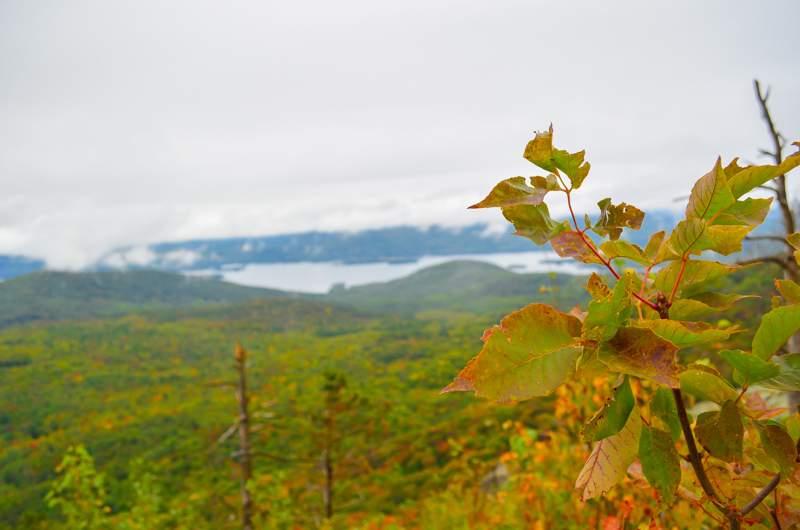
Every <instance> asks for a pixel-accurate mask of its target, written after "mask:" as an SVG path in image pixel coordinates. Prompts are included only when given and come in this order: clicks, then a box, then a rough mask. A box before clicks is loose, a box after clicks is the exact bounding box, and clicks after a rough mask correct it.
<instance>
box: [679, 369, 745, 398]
mask: <svg viewBox="0 0 800 530" xmlns="http://www.w3.org/2000/svg"><path fill="white" fill-rule="evenodd" d="M679 377H680V381H681V390H682V391H683V392H686V393H687V394H690V395H692V396H694V397H696V398H700V399H703V400H707V401H713V402H714V403H717V404H719V405H722V404H723V403H725V402H726V401H728V400H730V399H733V400H735V399H736V398H738V397H739V393H738V392H736V390H734V388H733V387H732V386H731V385H730V384H728V382H727V381H725V380H724V379H721V378H719V377H717V376H716V375H714V374H712V373H709V372H707V371H705V370H697V369H690V370H684V371H683V372H681V374H680V376H679Z"/></svg>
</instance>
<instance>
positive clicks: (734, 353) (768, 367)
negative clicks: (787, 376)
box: [719, 350, 781, 385]
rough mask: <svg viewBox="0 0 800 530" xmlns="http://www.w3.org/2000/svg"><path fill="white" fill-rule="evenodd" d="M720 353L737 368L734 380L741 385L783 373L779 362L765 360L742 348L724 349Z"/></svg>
mask: <svg viewBox="0 0 800 530" xmlns="http://www.w3.org/2000/svg"><path fill="white" fill-rule="evenodd" d="M719 354H720V355H721V356H722V358H723V359H725V360H726V361H728V362H729V363H730V364H731V366H733V367H734V368H736V372H735V373H734V375H733V380H734V381H736V382H737V383H739V384H740V385H744V384H747V385H752V384H754V383H758V382H759V381H764V380H766V379H772V378H773V377H776V376H778V375H780V373H781V369H780V367H779V366H778V365H777V364H775V363H768V362H765V361H763V360H762V359H760V358H759V357H756V356H755V355H753V354H752V353H747V352H743V351H742V350H723V351H721V352H719Z"/></svg>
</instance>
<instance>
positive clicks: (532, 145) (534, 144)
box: [523, 124, 556, 173]
mask: <svg viewBox="0 0 800 530" xmlns="http://www.w3.org/2000/svg"><path fill="white" fill-rule="evenodd" d="M552 151H553V126H552V124H551V125H550V130H549V131H547V132H537V133H536V137H535V138H534V139H533V140H531V141H530V142H528V145H527V146H525V154H524V155H523V156H524V157H525V158H526V159H528V161H530V162H532V163H533V164H536V165H537V166H539V167H540V168H542V169H544V170H545V171H548V172H550V173H555V171H556V166H555V165H554V164H553V160H552V158H553V157H552Z"/></svg>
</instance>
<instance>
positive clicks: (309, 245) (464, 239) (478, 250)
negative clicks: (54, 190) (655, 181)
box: [92, 211, 678, 271]
mask: <svg viewBox="0 0 800 530" xmlns="http://www.w3.org/2000/svg"><path fill="white" fill-rule="evenodd" d="M677 221H678V218H677V216H676V215H675V214H673V213H672V212H669V211H656V212H653V213H651V214H648V215H646V216H645V220H644V224H643V226H642V230H640V231H638V232H635V231H627V233H626V235H625V237H627V238H628V239H629V240H630V241H631V242H633V243H637V244H639V245H641V246H645V245H646V244H647V238H648V236H649V234H650V233H652V232H656V231H658V230H671V229H672V228H673V227H674V226H675V224H676V223H677ZM511 230H513V227H512V226H511V225H509V227H508V230H506V231H503V232H500V233H496V232H494V233H492V232H490V231H489V230H488V226H487V225H485V224H474V225H470V226H465V227H459V228H445V227H441V226H432V227H430V228H427V229H424V228H419V227H412V226H398V227H392V228H382V229H377V230H364V231H361V232H352V233H351V232H305V233H299V234H284V235H277V236H264V237H237V238H228V239H197V240H191V241H178V242H172V243H155V244H152V245H147V246H139V247H125V248H121V249H117V250H114V251H112V252H110V253H109V254H107V255H105V256H103V258H101V259H100V260H99V261H98V262H97V263H96V264H95V265H94V267H92V268H93V269H95V270H108V269H142V268H151V269H159V270H167V271H189V270H202V269H224V268H225V267H229V266H233V265H245V264H248V263H293V262H303V261H305V262H308V261H310V262H339V263H345V264H357V263H378V262H384V263H403V262H411V261H416V260H418V259H419V258H421V257H423V256H453V255H459V254H489V253H500V252H528V251H535V250H537V249H538V248H539V247H537V246H536V245H534V244H533V243H532V242H531V241H529V240H527V239H526V238H523V237H518V236H513V235H511V233H510V232H511Z"/></svg>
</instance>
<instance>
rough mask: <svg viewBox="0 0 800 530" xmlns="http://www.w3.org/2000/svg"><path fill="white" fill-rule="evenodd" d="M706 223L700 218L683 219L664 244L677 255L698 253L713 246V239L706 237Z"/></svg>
mask: <svg viewBox="0 0 800 530" xmlns="http://www.w3.org/2000/svg"><path fill="white" fill-rule="evenodd" d="M707 232H708V224H707V223H706V222H705V221H703V220H701V219H684V220H683V221H681V222H680V223H678V226H676V227H675V230H673V231H672V233H671V234H670V236H669V239H667V242H666V245H667V246H668V247H669V249H670V250H672V252H674V253H675V254H677V255H679V256H685V255H686V254H689V253H694V254H699V253H700V252H702V251H703V250H708V249H710V248H713V247H714V246H715V245H714V241H713V240H712V239H711V238H710V237H708V234H707Z"/></svg>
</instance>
